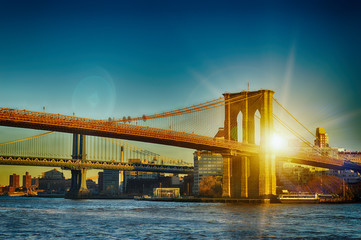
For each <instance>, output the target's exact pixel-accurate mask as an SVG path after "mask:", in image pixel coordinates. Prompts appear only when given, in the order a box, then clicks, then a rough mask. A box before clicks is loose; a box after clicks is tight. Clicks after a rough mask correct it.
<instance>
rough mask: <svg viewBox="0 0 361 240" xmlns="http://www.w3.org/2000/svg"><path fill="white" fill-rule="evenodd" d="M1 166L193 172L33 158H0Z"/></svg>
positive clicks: (168, 167)
mask: <svg viewBox="0 0 361 240" xmlns="http://www.w3.org/2000/svg"><path fill="white" fill-rule="evenodd" d="M0 164H2V165H25V166H44V167H61V168H67V169H73V170H78V169H82V168H87V169H114V170H124V171H142V172H162V173H184V174H187V173H190V172H192V171H193V167H191V166H172V165H151V164H137V163H135V164H128V163H120V162H110V161H94V160H92V161H90V160H85V161H82V160H79V159H61V158H34V157H7V156H0Z"/></svg>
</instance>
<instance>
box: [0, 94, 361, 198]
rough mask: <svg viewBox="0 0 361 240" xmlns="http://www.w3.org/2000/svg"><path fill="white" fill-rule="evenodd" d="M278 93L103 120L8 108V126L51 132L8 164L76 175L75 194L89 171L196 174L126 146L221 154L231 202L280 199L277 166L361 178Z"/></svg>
mask: <svg viewBox="0 0 361 240" xmlns="http://www.w3.org/2000/svg"><path fill="white" fill-rule="evenodd" d="M273 95H274V92H273V91H271V90H259V91H242V92H237V93H224V94H223V97H220V98H218V99H214V100H211V101H208V102H204V103H201V104H197V105H194V106H190V107H184V108H181V109H177V110H172V111H168V112H162V113H157V114H152V115H143V116H139V117H133V118H132V117H123V118H108V119H103V120H101V119H89V118H82V117H77V116H67V115H61V114H54V113H46V112H34V111H29V110H18V109H10V108H0V125H1V126H9V127H16V128H28V129H38V130H46V131H49V132H45V133H42V134H40V135H36V136H33V137H30V138H25V139H20V140H17V141H11V142H7V143H2V144H0V164H4V165H5V164H6V165H28V166H54V167H62V168H63V169H68V170H71V172H72V187H71V191H72V192H73V195H74V196H77V195H78V194H81V192H82V191H86V184H85V179H86V171H87V169H117V170H126V171H149V172H165V173H190V172H192V171H193V168H192V166H190V165H189V164H187V163H185V162H183V161H181V160H176V159H171V158H167V157H164V156H160V155H159V154H156V153H153V152H151V151H148V150H145V149H141V148H139V147H136V146H135V145H132V144H130V143H128V142H127V141H124V140H133V141H140V142H147V143H154V144H162V145H169V146H177V147H181V148H189V149H195V150H208V151H212V152H214V153H219V154H221V155H222V157H223V180H222V181H223V184H222V187H223V190H222V191H223V197H225V198H252V199H254V198H271V197H272V196H274V195H275V194H276V165H275V164H276V161H287V162H292V163H299V164H305V165H309V166H316V167H323V168H329V169H351V170H354V171H358V172H361V166H360V165H358V164H356V163H353V162H350V161H347V160H344V159H342V158H340V157H339V156H338V155H333V154H329V153H325V152H324V151H323V150H322V149H320V148H319V147H317V146H315V145H314V144H313V143H311V142H310V141H309V140H308V138H307V137H305V136H304V132H306V133H307V134H310V135H312V136H313V137H315V138H317V137H316V136H314V135H313V133H312V132H311V131H310V130H309V129H307V127H306V126H305V125H304V124H302V123H301V122H300V121H298V120H297V118H295V117H294V116H293V115H292V114H291V113H290V111H288V110H287V109H286V108H285V107H284V106H283V105H281V104H280V103H279V102H278V101H277V100H276V99H275V98H274V96H273ZM291 122H292V123H291ZM292 124H293V125H292ZM294 125H297V126H296V128H295V127H294ZM299 129H302V132H301V131H300V130H299ZM280 132H282V133H285V132H287V134H288V136H291V137H293V138H295V139H297V141H298V142H299V143H300V144H297V145H296V146H286V147H284V148H282V149H280V148H278V147H277V144H279V143H278V141H277V138H275V136H277V134H279V133H280ZM283 135H284V134H283ZM132 157H133V158H135V157H138V158H143V159H146V158H148V159H149V162H148V163H139V164H135V163H133V164H132V163H129V162H128V161H127V160H128V159H131V158H132Z"/></svg>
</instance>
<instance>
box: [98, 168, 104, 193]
mask: <svg viewBox="0 0 361 240" xmlns="http://www.w3.org/2000/svg"><path fill="white" fill-rule="evenodd" d="M98 192H99V193H101V192H103V172H98Z"/></svg>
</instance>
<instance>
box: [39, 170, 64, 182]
mask: <svg viewBox="0 0 361 240" xmlns="http://www.w3.org/2000/svg"><path fill="white" fill-rule="evenodd" d="M43 178H46V179H54V180H55V179H59V180H60V179H65V178H64V174H63V173H62V172H59V171H58V170H57V169H55V168H54V169H53V170H50V171H47V172H43Z"/></svg>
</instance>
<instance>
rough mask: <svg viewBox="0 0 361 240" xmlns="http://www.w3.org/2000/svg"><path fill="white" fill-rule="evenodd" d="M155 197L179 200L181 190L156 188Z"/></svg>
mask: <svg viewBox="0 0 361 240" xmlns="http://www.w3.org/2000/svg"><path fill="white" fill-rule="evenodd" d="M153 197H155V198H179V197H180V192H179V188H154V190H153Z"/></svg>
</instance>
